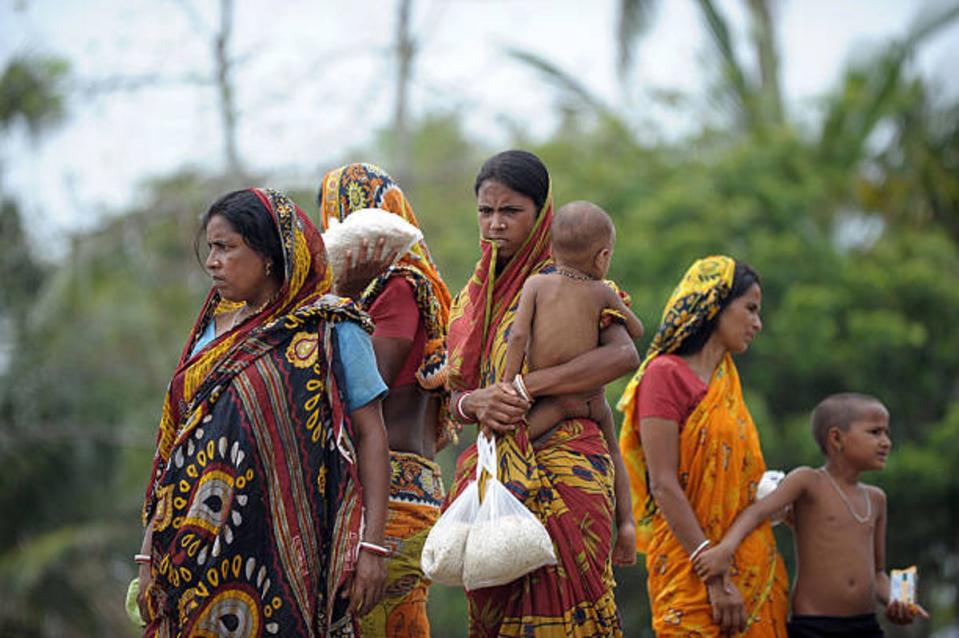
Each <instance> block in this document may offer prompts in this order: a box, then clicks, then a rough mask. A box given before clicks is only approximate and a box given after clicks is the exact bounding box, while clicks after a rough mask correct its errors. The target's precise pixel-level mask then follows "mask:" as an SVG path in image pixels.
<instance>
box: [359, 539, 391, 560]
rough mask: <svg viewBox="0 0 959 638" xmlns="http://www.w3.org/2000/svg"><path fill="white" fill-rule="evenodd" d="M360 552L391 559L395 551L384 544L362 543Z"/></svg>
mask: <svg viewBox="0 0 959 638" xmlns="http://www.w3.org/2000/svg"><path fill="white" fill-rule="evenodd" d="M360 550H361V551H365V552H367V553H369V554H372V555H373V556H378V557H380V558H389V557H390V556H392V555H393V551H392V550H391V549H390V548H389V547H386V546H385V545H383V544H382V543H373V542H370V541H360Z"/></svg>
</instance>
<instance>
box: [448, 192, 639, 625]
mask: <svg viewBox="0 0 959 638" xmlns="http://www.w3.org/2000/svg"><path fill="white" fill-rule="evenodd" d="M552 216H553V204H552V198H551V197H550V198H548V199H547V202H546V204H545V205H544V207H543V209H542V210H541V211H540V212H539V215H538V217H537V220H536V224H535V225H534V227H533V229H532V231H531V232H530V235H529V237H528V238H527V239H526V241H525V243H524V244H523V246H522V247H521V248H520V249H519V251H517V254H516V255H514V256H513V257H512V259H511V260H510V262H509V263H508V264H507V265H506V266H505V267H504V268H503V270H502V272H500V273H498V274H497V273H496V271H495V267H496V246H495V244H493V243H491V242H488V241H482V242H481V245H482V251H483V252H482V256H481V258H480V261H479V263H478V264H477V265H476V270H475V271H474V273H473V276H472V277H471V278H470V281H469V283H468V284H467V286H466V288H464V289H463V290H462V291H461V292H460V294H459V295H458V296H457V298H456V300H455V301H454V304H453V310H452V312H451V323H450V335H449V360H450V363H449V366H450V370H449V383H450V387H451V388H452V389H453V390H457V391H466V390H472V389H475V388H479V387H485V386H488V385H490V384H492V383H495V382H498V381H500V380H501V377H502V369H503V367H504V365H505V355H506V341H507V334H508V331H509V327H510V325H511V324H512V321H513V318H514V316H515V313H516V307H517V304H518V303H519V296H520V291H521V289H522V286H523V282H525V281H526V279H527V278H528V277H529V276H530V275H533V274H536V273H538V272H542V271H544V270H545V269H547V268H550V267H551V260H550V254H549V228H550V223H551V221H552ZM544 438H545V440H542V439H540V440H537V442H536V445H535V446H534V445H531V444H530V442H529V439H528V437H527V436H526V432H525V430H522V429H520V430H517V432H516V433H515V434H513V435H509V436H500V437H498V440H497V454H498V456H499V459H498V461H499V478H500V480H501V481H502V482H503V483H504V484H505V485H506V486H507V487H508V488H509V489H510V490H511V491H512V492H513V494H515V495H516V496H517V498H519V499H520V500H521V501H522V502H523V503H524V504H525V505H526V507H528V508H529V509H530V510H531V511H532V512H534V513H535V514H536V515H537V516H538V517H539V518H540V520H541V521H542V522H543V524H544V525H545V526H546V529H547V530H548V531H549V533H550V536H551V537H552V538H553V541H554V547H555V549H556V553H557V558H558V560H559V562H558V564H557V565H555V566H547V567H543V568H541V569H538V570H536V571H534V572H532V573H529V574H527V575H526V576H524V577H522V578H520V579H518V580H516V581H514V582H512V583H509V584H507V585H502V586H499V587H490V588H487V589H478V590H475V591H471V592H467V598H468V602H469V634H470V636H471V637H474V638H486V637H490V638H492V637H497V636H517V637H520V636H522V637H530V638H550V637H554V636H555V637H557V638H559V637H563V638H567V637H570V636H572V637H582V638H586V637H602V636H616V637H618V636H621V635H622V631H621V629H620V620H619V616H618V613H617V611H616V603H615V599H614V597H613V587H614V581H613V572H612V564H611V562H610V549H611V548H610V545H611V539H612V536H613V527H612V525H613V510H614V502H613V466H612V461H611V459H610V456H609V450H608V448H607V447H606V442H605V440H604V439H603V435H602V432H600V430H599V427H598V426H597V425H596V423H594V422H593V421H590V420H586V419H575V420H569V421H565V422H563V423H561V424H560V425H559V426H557V428H556V429H555V430H554V432H553V433H552V434H551V435H550V436H549V437H544ZM475 467H476V446H475V444H474V445H472V446H470V447H469V448H467V449H466V450H465V451H464V452H463V453H462V454H461V455H460V457H459V459H457V463H456V476H455V479H454V483H453V486H452V489H451V490H450V496H449V497H448V500H447V502H451V500H452V499H453V498H455V497H456V496H457V495H458V494H459V493H460V492H461V491H462V490H463V489H464V488H465V487H466V485H467V484H468V482H469V480H470V478H471V477H472V476H473V475H474V472H475Z"/></svg>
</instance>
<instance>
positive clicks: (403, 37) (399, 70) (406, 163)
mask: <svg viewBox="0 0 959 638" xmlns="http://www.w3.org/2000/svg"><path fill="white" fill-rule="evenodd" d="M412 8H413V0H400V2H399V7H398V11H397V16H396V17H397V20H396V102H394V104H393V146H392V153H391V155H392V157H391V158H390V164H391V166H390V168H389V173H390V174H391V175H393V177H394V178H395V179H396V181H397V182H398V183H399V184H400V185H401V186H402V187H403V188H404V189H405V190H407V192H408V191H409V190H410V188H411V184H410V181H411V180H412V175H413V172H412V170H411V166H410V162H411V160H412V157H411V156H412V153H411V149H410V126H409V113H408V100H409V85H410V78H411V77H412V74H413V60H414V58H415V57H416V43H415V42H414V41H413V38H412V36H411V35H410V13H411V12H412Z"/></svg>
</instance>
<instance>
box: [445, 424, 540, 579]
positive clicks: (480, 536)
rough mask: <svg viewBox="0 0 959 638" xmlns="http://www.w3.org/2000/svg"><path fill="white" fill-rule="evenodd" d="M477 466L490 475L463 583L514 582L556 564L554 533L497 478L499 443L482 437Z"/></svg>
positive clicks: (471, 538)
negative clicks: (552, 535) (532, 572)
mask: <svg viewBox="0 0 959 638" xmlns="http://www.w3.org/2000/svg"><path fill="white" fill-rule="evenodd" d="M476 447H477V452H478V459H477V467H479V466H482V467H484V468H485V469H486V471H487V472H489V474H490V477H489V479H488V480H487V481H486V488H485V491H486V493H485V495H484V497H483V504H482V505H481V506H480V509H479V512H477V513H476V518H475V519H474V520H473V526H472V528H471V529H470V532H469V537H468V538H467V539H466V555H465V557H464V559H463V585H464V586H465V587H466V589H468V590H471V591H472V590H474V589H482V588H483V587H495V586H496V585H503V584H505V583H509V582H512V581H514V580H516V579H517V578H520V577H521V576H523V575H525V574H528V573H529V572H531V571H533V570H535V569H539V568H540V567H542V566H544V565H555V564H556V551H555V550H554V548H553V541H552V539H551V538H550V537H549V532H547V531H546V528H545V527H543V524H542V523H541V522H540V521H539V519H538V518H536V516H535V515H534V514H533V513H532V512H530V511H529V510H528V509H526V506H525V505H523V504H522V503H521V502H520V501H519V499H517V498H516V497H515V496H513V494H512V492H510V491H509V490H508V489H507V488H506V486H505V485H503V484H502V483H501V482H500V481H499V479H497V477H496V465H497V464H496V440H495V438H493V437H490V438H489V439H486V437H484V436H483V435H482V434H480V436H479V438H478V440H477V442H476Z"/></svg>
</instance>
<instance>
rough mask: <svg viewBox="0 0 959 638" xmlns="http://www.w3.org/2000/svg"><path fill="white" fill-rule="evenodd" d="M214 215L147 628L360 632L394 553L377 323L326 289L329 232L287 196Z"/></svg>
mask: <svg viewBox="0 0 959 638" xmlns="http://www.w3.org/2000/svg"><path fill="white" fill-rule="evenodd" d="M203 227H204V229H205V231H206V242H207V245H208V247H209V255H208V257H207V259H206V268H207V270H208V272H209V273H210V275H211V277H212V279H213V288H212V289H211V291H210V293H209V295H208V296H207V300H206V302H205V304H204V306H203V309H202V311H201V313H200V316H199V319H198V320H197V322H196V324H195V326H194V328H193V331H192V333H191V335H190V339H189V340H188V341H187V344H186V347H185V348H184V351H183V354H182V355H181V358H180V362H179V365H178V367H177V369H176V371H175V373H174V376H173V379H172V380H171V382H170V386H169V389H168V391H167V397H166V401H165V403H164V407H163V416H162V419H161V423H160V431H159V434H158V437H157V450H156V456H155V457H154V463H153V474H152V476H151V480H150V484H149V487H148V489H147V495H146V502H145V505H144V511H143V515H144V522H145V524H146V533H145V536H144V543H143V548H142V550H141V554H138V555H137V560H138V562H140V563H141V569H140V579H141V581H140V582H141V592H142V593H141V596H140V599H139V603H140V608H141V614H142V615H143V617H144V618H145V619H146V621H147V623H148V624H147V628H146V635H147V636H160V637H164V638H165V637H173V636H349V635H354V634H355V618H357V617H358V616H359V615H362V614H363V613H364V612H365V611H367V610H368V609H369V608H371V607H372V606H373V605H374V604H375V603H376V601H377V600H378V599H379V597H380V596H381V595H382V589H383V582H384V580H385V576H386V567H385V565H384V560H385V556H384V555H385V554H387V553H388V552H386V551H385V550H384V548H383V547H382V546H383V527H384V522H385V515H386V495H387V486H388V480H389V475H388V472H389V463H388V458H387V447H386V436H385V430H384V427H383V421H382V414H381V409H380V399H381V398H382V396H383V394H384V392H385V386H384V385H383V382H382V380H381V379H380V378H379V375H378V373H377V371H376V361H375V358H374V357H373V351H372V348H371V346H370V342H369V337H368V334H367V333H368V332H369V331H370V330H371V325H370V322H369V319H368V317H366V315H365V314H363V313H362V312H360V311H359V310H358V309H357V308H356V307H354V306H353V304H352V303H350V302H349V301H347V300H343V299H340V298H337V297H333V296H331V295H328V294H327V293H328V291H329V288H330V272H329V268H328V267H327V263H326V253H325V250H324V248H323V242H322V239H321V238H320V235H319V233H318V231H317V230H316V228H315V227H314V226H313V224H312V223H311V222H310V221H309V220H308V219H307V217H306V216H305V215H304V214H303V213H302V211H300V209H299V208H298V207H296V205H295V204H293V202H292V201H290V200H289V199H288V198H287V197H286V196H284V195H282V194H281V193H278V192H276V191H272V190H260V189H251V190H247V191H237V192H234V193H230V194H228V195H226V196H224V197H222V198H221V199H220V200H218V201H217V202H215V203H214V204H213V206H211V208H210V210H209V211H208V212H207V214H206V216H205V217H204V220H203ZM364 331H365V332H364Z"/></svg>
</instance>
